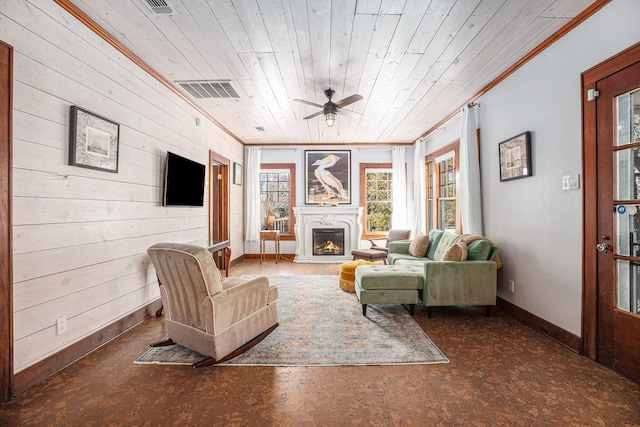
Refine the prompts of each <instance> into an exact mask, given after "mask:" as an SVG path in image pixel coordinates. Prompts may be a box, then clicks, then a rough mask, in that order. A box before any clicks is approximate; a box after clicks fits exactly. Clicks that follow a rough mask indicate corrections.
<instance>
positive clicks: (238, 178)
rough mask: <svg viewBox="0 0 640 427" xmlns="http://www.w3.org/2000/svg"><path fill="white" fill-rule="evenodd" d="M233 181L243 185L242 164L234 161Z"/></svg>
mask: <svg viewBox="0 0 640 427" xmlns="http://www.w3.org/2000/svg"><path fill="white" fill-rule="evenodd" d="M233 183H234V184H235V185H242V165H241V164H239V163H236V162H233Z"/></svg>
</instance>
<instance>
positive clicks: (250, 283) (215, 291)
mask: <svg viewBox="0 0 640 427" xmlns="http://www.w3.org/2000/svg"><path fill="white" fill-rule="evenodd" d="M147 253H148V254H149V257H150V258H151V262H152V263H153V265H154V267H155V269H156V274H157V276H158V284H159V285H160V296H161V298H162V304H163V307H164V313H165V322H166V330H167V335H168V336H169V339H168V340H166V341H161V342H159V343H155V344H152V346H160V345H170V344H174V343H177V344H180V345H182V346H183V347H186V348H189V349H191V350H194V351H197V352H198V353H200V354H202V355H204V356H209V358H208V359H206V360H204V361H202V362H199V363H198V364H197V365H194V367H195V366H207V365H211V364H215V363H220V362H223V361H225V360H229V359H231V358H233V357H235V356H237V355H238V354H240V353H242V352H244V351H246V350H248V349H249V348H250V347H252V346H253V345H255V344H256V343H258V342H260V341H261V340H262V339H263V338H264V337H266V336H267V335H268V334H269V333H271V331H273V330H274V329H275V328H276V327H277V326H278V313H277V307H276V301H277V299H278V288H276V287H275V286H270V285H269V281H268V279H267V278H266V277H257V278H254V279H242V278H238V277H228V278H225V279H223V278H222V275H221V274H220V271H219V270H218V268H217V267H216V264H215V262H214V260H213V258H212V256H211V254H210V253H209V251H208V250H207V249H206V248H204V247H200V246H194V245H187V244H179V243H158V244H156V245H153V246H151V247H150V248H149V249H148V250H147Z"/></svg>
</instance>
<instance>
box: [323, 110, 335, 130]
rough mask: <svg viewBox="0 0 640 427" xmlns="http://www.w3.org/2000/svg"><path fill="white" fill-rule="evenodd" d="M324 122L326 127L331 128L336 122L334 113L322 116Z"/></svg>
mask: <svg viewBox="0 0 640 427" xmlns="http://www.w3.org/2000/svg"><path fill="white" fill-rule="evenodd" d="M324 121H325V122H327V126H329V127H331V126H333V124H334V123H335V122H336V113H327V114H325V115H324Z"/></svg>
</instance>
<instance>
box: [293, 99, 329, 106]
mask: <svg viewBox="0 0 640 427" xmlns="http://www.w3.org/2000/svg"><path fill="white" fill-rule="evenodd" d="M294 101H296V102H302V103H303V104H307V105H312V106H314V107H318V108H322V107H323V105H320V104H316V103H315V102H310V101H305V100H304V99H294Z"/></svg>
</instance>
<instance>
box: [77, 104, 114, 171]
mask: <svg viewBox="0 0 640 427" xmlns="http://www.w3.org/2000/svg"><path fill="white" fill-rule="evenodd" d="M119 138H120V125H119V124H118V123H116V122H114V121H111V120H109V119H107V118H104V117H102V116H99V115H97V114H95V113H92V112H91V111H87V110H85V109H83V108H80V107H76V106H72V107H71V127H70V129H69V164H70V165H73V166H80V167H83V168H89V169H98V170H101V171H105V172H113V173H118V150H119V144H120V141H119Z"/></svg>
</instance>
